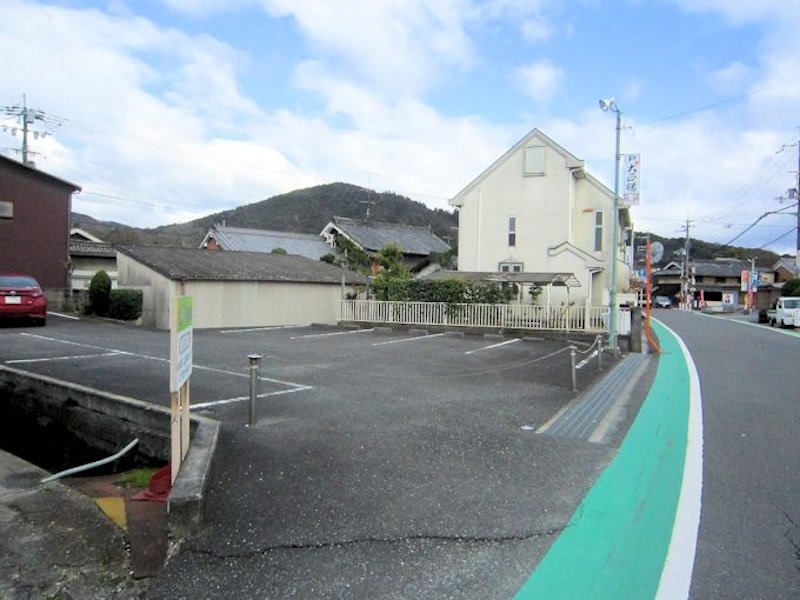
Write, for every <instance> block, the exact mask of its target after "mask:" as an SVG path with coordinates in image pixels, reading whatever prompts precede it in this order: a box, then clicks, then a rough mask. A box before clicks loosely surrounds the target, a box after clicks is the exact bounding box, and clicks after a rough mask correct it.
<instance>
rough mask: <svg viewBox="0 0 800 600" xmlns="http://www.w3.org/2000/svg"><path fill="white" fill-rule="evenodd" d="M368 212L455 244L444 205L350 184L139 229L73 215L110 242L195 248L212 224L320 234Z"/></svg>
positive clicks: (453, 218)
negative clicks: (333, 221) (428, 231)
mask: <svg viewBox="0 0 800 600" xmlns="http://www.w3.org/2000/svg"><path fill="white" fill-rule="evenodd" d="M367 211H369V218H370V219H371V220H373V221H387V222H390V223H403V224H406V225H419V226H423V227H428V226H430V228H431V229H432V230H433V231H434V233H436V235H438V236H439V237H441V238H442V239H444V240H445V241H446V242H448V243H450V244H451V245H454V244H455V243H456V242H457V239H458V235H457V231H456V230H457V227H458V215H457V214H456V213H455V212H450V211H446V210H442V209H435V210H431V209H429V208H428V207H427V206H425V205H424V204H422V203H421V202H416V201H415V200H411V199H410V198H407V197H405V196H401V195H399V194H395V193H393V192H375V191H373V190H368V189H366V188H363V187H360V186H357V185H351V184H348V183H330V184H326V185H319V186H315V187H311V188H306V189H302V190H295V191H293V192H289V193H288V194H280V195H278V196H273V197H272V198H269V199H267V200H262V201H260V202H255V203H253V204H246V205H244V206H239V207H237V208H234V209H232V210H226V211H222V212H218V213H214V214H211V215H208V216H205V217H201V218H199V219H195V220H194V221H189V222H187V223H181V224H177V225H164V226H161V227H155V228H153V229H138V228H135V227H128V226H126V225H122V224H120V223H114V222H104V221H96V220H95V219H92V218H91V217H88V216H86V215H81V214H78V213H75V214H73V225H74V226H76V227H81V228H83V229H85V230H86V231H88V232H90V233H92V234H94V235H96V236H98V237H100V238H102V239H104V240H106V241H108V242H111V243H113V244H148V245H151V244H156V245H177V246H189V247H191V246H199V245H200V242H201V241H203V237H204V236H205V234H206V232H207V231H208V228H209V227H210V226H211V225H212V224H214V223H223V222H224V223H225V224H226V225H228V226H229V227H249V228H253V229H271V230H275V231H293V232H295V233H319V232H320V231H322V229H323V228H324V227H325V225H327V224H328V222H329V221H330V220H331V218H332V217H334V216H336V217H350V218H353V219H363V218H365V217H366V215H367Z"/></svg>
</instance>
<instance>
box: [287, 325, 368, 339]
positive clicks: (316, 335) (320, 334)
mask: <svg viewBox="0 0 800 600" xmlns="http://www.w3.org/2000/svg"><path fill="white" fill-rule="evenodd" d="M370 331H375V328H374V327H373V328H372V329H354V330H352V331H334V332H332V333H309V334H308V335H297V336H294V337H290V338H289V339H290V340H305V339H308V338H320V337H330V336H332V335H351V334H353V333H368V332H370Z"/></svg>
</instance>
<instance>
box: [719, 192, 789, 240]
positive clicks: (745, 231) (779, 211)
mask: <svg viewBox="0 0 800 600" xmlns="http://www.w3.org/2000/svg"><path fill="white" fill-rule="evenodd" d="M795 206H797V202H795V203H794V204H790V205H789V206H784V207H782V208H781V209H779V210H769V211H767V212H765V213H764V214H762V215H761V216H760V217H758V218H757V219H756V220H755V221H754V222H753V223H751V224H750V225H748V226H747V227H746V228H745V229H744V230H743V231H742V232H740V233H739V234H738V235H736V236H734V237H733V238H732V239H731V240H730V241H728V242H727V243H725V244H723V245H722V247H723V248H727V247H728V246H730V245H731V244H732V243H733V242H735V241H736V240H738V239H739V238H740V237H742V236H743V235H744V234H745V233H747V232H748V231H750V230H751V229H752V228H753V227H755V226H756V225H757V224H758V223H759V222H760V221H761V220H762V219H764V218H765V217H768V216H769V215H777V214H781V213H783V214H788V213H785V212H784V211H785V210H786V209H787V208H794V207H795Z"/></svg>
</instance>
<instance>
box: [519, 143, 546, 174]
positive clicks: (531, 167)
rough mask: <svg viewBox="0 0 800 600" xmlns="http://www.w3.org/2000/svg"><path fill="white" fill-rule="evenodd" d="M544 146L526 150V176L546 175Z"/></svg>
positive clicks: (524, 168) (524, 169)
mask: <svg viewBox="0 0 800 600" xmlns="http://www.w3.org/2000/svg"><path fill="white" fill-rule="evenodd" d="M544 156H545V155H544V146H531V147H529V148H525V164H524V166H523V173H524V174H525V175H544Z"/></svg>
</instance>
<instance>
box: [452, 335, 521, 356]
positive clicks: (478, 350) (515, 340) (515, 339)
mask: <svg viewBox="0 0 800 600" xmlns="http://www.w3.org/2000/svg"><path fill="white" fill-rule="evenodd" d="M518 341H520V338H514V339H513V340H508V341H505V342H500V343H499V344H492V345H491V346H483V347H482V348H476V349H475V350H469V351H467V352H464V354H475V353H476V352H483V351H484V350H491V349H492V348H500V347H501V346H508V345H509V344H514V343H516V342H518Z"/></svg>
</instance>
